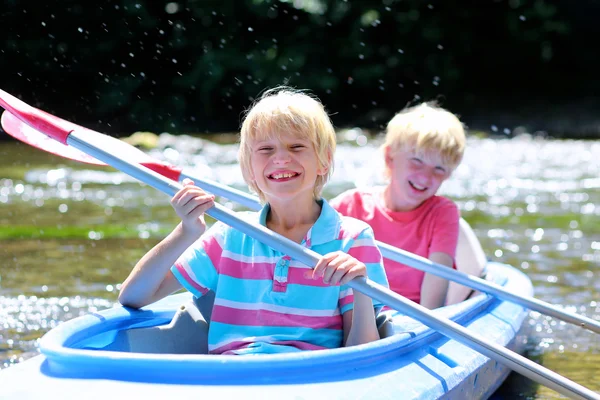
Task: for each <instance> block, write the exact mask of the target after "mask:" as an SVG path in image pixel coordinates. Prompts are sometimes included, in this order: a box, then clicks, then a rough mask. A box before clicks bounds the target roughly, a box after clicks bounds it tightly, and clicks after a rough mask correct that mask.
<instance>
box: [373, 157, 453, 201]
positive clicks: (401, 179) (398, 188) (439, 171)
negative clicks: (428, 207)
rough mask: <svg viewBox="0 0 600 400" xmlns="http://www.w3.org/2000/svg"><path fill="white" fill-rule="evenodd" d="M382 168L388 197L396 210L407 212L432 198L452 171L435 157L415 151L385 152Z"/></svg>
mask: <svg viewBox="0 0 600 400" xmlns="http://www.w3.org/2000/svg"><path fill="white" fill-rule="evenodd" d="M385 161H386V166H387V167H388V168H389V170H390V176H391V182H390V187H391V189H392V193H391V194H392V195H393V198H394V204H395V205H396V206H397V208H399V209H398V211H409V210H413V209H415V208H417V207H418V206H420V205H421V204H422V203H423V202H424V201H425V200H427V199H428V198H430V197H431V196H433V195H435V194H436V193H437V191H438V189H439V188H440V186H441V185H442V183H443V182H444V181H445V180H446V179H448V178H449V177H450V174H451V173H452V170H451V168H450V167H449V166H447V165H444V164H443V162H442V160H441V157H440V155H439V154H435V153H434V152H430V153H427V154H423V153H418V152H416V151H415V150H413V149H411V150H403V149H400V150H397V151H395V152H394V151H392V150H391V149H390V148H388V149H387V150H386V157H385Z"/></svg>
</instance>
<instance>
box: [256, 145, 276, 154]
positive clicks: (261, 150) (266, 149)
mask: <svg viewBox="0 0 600 400" xmlns="http://www.w3.org/2000/svg"><path fill="white" fill-rule="evenodd" d="M271 150H273V148H272V147H269V146H262V147H259V148H258V151H260V152H263V153H264V152H267V151H271Z"/></svg>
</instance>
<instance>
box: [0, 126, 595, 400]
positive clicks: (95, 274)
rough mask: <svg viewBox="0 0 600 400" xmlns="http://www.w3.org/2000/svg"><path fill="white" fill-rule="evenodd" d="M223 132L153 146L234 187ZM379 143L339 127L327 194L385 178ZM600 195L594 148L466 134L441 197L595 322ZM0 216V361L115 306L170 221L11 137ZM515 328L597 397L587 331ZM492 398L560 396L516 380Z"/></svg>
mask: <svg viewBox="0 0 600 400" xmlns="http://www.w3.org/2000/svg"><path fill="white" fill-rule="evenodd" d="M230 138H231V137H230V136H227V137H226V138H225V140H221V142H225V144H223V143H220V144H217V143H214V142H210V141H207V140H202V139H200V138H196V137H191V136H180V137H174V136H170V135H166V134H163V135H161V136H160V138H159V143H158V144H159V145H158V147H157V148H156V149H154V150H152V151H151V154H152V155H153V156H156V157H158V158H160V159H163V160H166V161H169V162H171V163H173V164H177V165H180V166H184V167H186V168H188V170H191V171H194V172H195V173H197V174H198V175H201V176H204V177H207V178H210V179H214V180H218V181H220V182H222V183H225V184H228V185H232V186H234V187H236V188H239V189H245V185H244V183H243V181H242V178H241V174H240V173H239V166H238V165H237V164H236V152H237V146H236V145H235V144H231V142H230V141H229V140H228V139H230ZM380 140H381V138H380V137H377V136H375V137H371V136H369V135H367V134H365V133H364V132H362V131H361V130H357V129H355V130H349V131H344V132H341V133H340V143H341V144H340V145H339V147H338V151H337V153H336V165H335V168H336V169H335V174H334V176H333V179H332V181H331V182H330V183H329V184H328V185H327V187H326V191H325V197H326V198H330V197H332V196H334V195H335V194H337V193H340V192H341V191H342V190H345V189H348V188H351V187H354V186H362V185H369V184H373V183H382V182H383V180H382V177H381V174H380V170H381V167H382V162H381V157H380V156H379V153H378V150H377V149H378V146H379V144H380ZM228 142H229V144H227V143H228ZM599 189H600V142H598V141H578V140H552V139H544V138H538V137H531V136H529V135H521V136H517V137H515V138H493V139H491V138H477V137H470V138H469V141H468V149H467V152H466V154H465V159H464V161H463V163H462V164H461V165H460V166H459V168H458V169H457V170H456V171H455V173H454V174H453V176H452V177H451V178H450V180H448V181H447V182H446V183H445V184H444V185H443V186H442V189H441V194H444V195H446V196H447V197H449V198H451V199H453V200H454V201H455V202H456V203H457V204H458V205H459V208H460V209H461V213H462V215H463V217H464V218H465V219H466V220H467V221H468V222H469V223H470V224H471V225H472V227H473V228H474V230H475V232H476V234H477V236H478V237H479V239H480V241H481V243H482V246H483V248H484V250H485V251H486V253H487V255H488V258H489V259H491V260H496V261H501V262H505V263H509V264H511V265H513V266H515V267H517V268H518V269H520V270H522V271H523V272H525V273H526V274H527V275H528V276H529V277H530V278H531V280H532V281H533V284H534V286H535V297H537V298H539V299H541V300H543V301H546V302H550V303H553V304H557V305H560V306H562V307H564V308H566V309H568V310H570V311H574V312H577V313H580V314H583V315H586V316H588V317H592V318H595V319H600V296H599V294H598V293H600V268H599V267H600V190H599ZM220 201H221V203H222V204H226V205H227V206H229V207H231V208H234V209H238V207H237V206H236V205H235V204H232V203H229V202H227V201H225V200H224V199H220ZM0 210H2V211H1V212H0V259H1V260H2V261H1V262H0V368H8V367H10V366H11V365H12V364H15V363H19V362H21V361H23V360H25V359H27V358H30V357H32V356H34V355H36V354H38V350H37V342H38V339H39V338H40V337H41V336H42V335H43V334H44V333H45V332H47V331H48V330H49V329H51V328H53V327H54V326H56V325H58V324H60V323H61V322H62V321H65V320H68V319H71V318H74V317H76V316H79V315H82V314H85V313H88V312H93V311H97V310H101V309H104V308H107V307H111V306H112V305H114V304H115V301H116V298H117V293H118V289H119V283H120V282H122V281H123V279H124V278H125V277H126V276H127V274H128V273H129V271H130V269H131V268H132V266H133V265H134V264H135V262H136V261H137V260H138V259H139V258H140V257H141V256H142V255H143V254H144V253H145V252H146V251H147V250H148V249H150V248H151V247H152V246H153V245H154V244H155V243H156V242H157V241H159V240H160V239H161V238H162V237H164V235H165V234H167V233H168V232H169V231H170V230H171V229H172V228H173V227H174V226H175V224H176V223H177V218H176V216H175V213H174V212H172V209H171V208H170V205H169V202H168V198H167V197H166V196H165V195H164V194H162V193H160V192H158V191H156V190H154V189H151V188H149V187H147V186H144V185H140V184H138V183H137V182H135V181H133V180H132V179H131V178H129V177H127V176H126V175H124V174H122V173H120V172H117V171H115V170H113V169H111V168H104V167H92V166H89V165H85V164H80V163H77V162H73V161H69V160H65V159H62V158H59V157H56V156H52V155H50V154H47V153H44V152H42V151H39V150H36V149H33V148H31V147H29V146H27V145H23V144H21V143H17V142H12V141H11V142H0ZM526 324H527V326H528V328H529V330H530V337H529V343H528V348H527V353H526V356H527V357H529V358H531V359H532V360H534V361H535V362H538V363H540V364H542V365H544V366H545V367H547V368H550V369H552V370H554V371H556V372H558V373H560V374H562V375H565V376H566V377H568V378H569V379H571V380H574V381H576V382H578V383H580V384H583V385H585V386H586V387H588V388H590V389H592V390H595V391H600V340H599V339H598V335H597V334H594V333H591V332H589V331H585V330H583V329H581V328H578V327H576V326H572V325H570V324H565V323H562V322H560V321H556V320H553V319H552V318H549V317H546V316H544V315H539V314H537V313H531V314H530V317H529V318H528V320H527V321H526ZM496 397H497V398H503V399H513V398H528V399H548V398H561V397H560V396H559V395H558V394H557V393H555V392H553V391H551V390H549V389H546V388H544V387H540V386H539V385H537V384H534V383H532V382H531V381H529V380H528V379H526V378H522V377H519V376H518V375H516V374H512V375H511V376H510V377H509V379H508V380H507V381H506V382H505V383H504V385H503V386H502V387H501V388H500V390H499V391H498V392H497V393H496Z"/></svg>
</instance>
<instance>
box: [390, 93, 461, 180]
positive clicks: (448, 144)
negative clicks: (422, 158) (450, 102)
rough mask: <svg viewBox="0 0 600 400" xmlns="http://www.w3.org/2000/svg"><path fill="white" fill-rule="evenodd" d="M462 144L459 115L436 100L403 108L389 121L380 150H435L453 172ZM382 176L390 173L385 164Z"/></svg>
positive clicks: (458, 162)
mask: <svg viewBox="0 0 600 400" xmlns="http://www.w3.org/2000/svg"><path fill="white" fill-rule="evenodd" d="M465 144H466V137H465V129H464V126H463V124H462V122H460V120H459V119H458V117H456V115H454V114H452V113H451V112H449V111H448V110H445V109H444V108H442V107H440V106H438V105H437V103H436V102H425V103H421V104H419V105H416V106H413V107H408V108H405V109H404V110H402V111H400V112H399V113H398V114H396V115H395V116H394V118H392V119H391V120H390V122H389V123H388V125H387V129H386V136H385V142H384V143H383V145H382V149H383V151H384V152H385V150H386V149H388V148H389V151H390V152H392V153H395V152H397V151H399V150H402V151H410V150H414V151H415V152H416V153H418V154H423V155H428V154H432V153H435V154H438V155H439V157H440V158H441V161H442V162H443V164H444V166H446V167H448V168H449V169H450V172H452V171H453V170H454V169H455V168H456V167H457V166H458V164H460V162H461V161H462V158H463V154H464V152H465ZM385 176H386V178H390V176H391V171H390V170H389V168H388V167H387V164H386V168H385Z"/></svg>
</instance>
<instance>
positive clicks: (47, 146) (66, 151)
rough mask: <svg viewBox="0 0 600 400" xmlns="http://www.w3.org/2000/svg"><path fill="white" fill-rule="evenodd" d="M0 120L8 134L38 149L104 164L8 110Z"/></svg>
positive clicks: (95, 163)
mask: <svg viewBox="0 0 600 400" xmlns="http://www.w3.org/2000/svg"><path fill="white" fill-rule="evenodd" d="M0 122H1V123H2V128H3V129H4V131H6V133H8V134H9V135H10V136H12V137H14V138H15V139H17V140H20V141H21V142H24V143H27V144H29V145H31V146H33V147H36V148H38V149H40V150H43V151H47V152H48V153H52V154H54V155H57V156H60V157H64V158H68V159H71V160H74V161H79V162H83V163H86V164H93V165H106V164H105V163H103V162H102V161H98V160H96V159H95V158H94V157H92V156H89V155H87V154H85V153H83V152H81V151H79V150H77V149H76V148H74V147H71V146H69V145H66V144H63V143H62V142H59V141H57V140H54V139H51V138H50V137H49V136H46V135H45V134H43V133H41V132H39V131H37V130H35V129H33V128H32V127H30V126H29V125H27V124H26V123H24V122H23V121H21V120H20V119H18V118H17V117H15V116H14V115H13V114H12V113H10V112H8V111H4V112H3V113H2V118H1V120H0Z"/></svg>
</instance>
